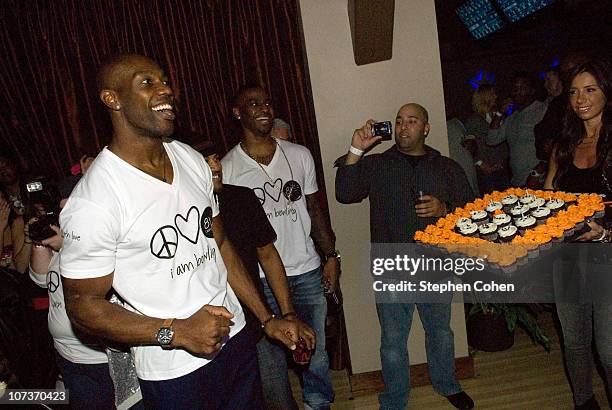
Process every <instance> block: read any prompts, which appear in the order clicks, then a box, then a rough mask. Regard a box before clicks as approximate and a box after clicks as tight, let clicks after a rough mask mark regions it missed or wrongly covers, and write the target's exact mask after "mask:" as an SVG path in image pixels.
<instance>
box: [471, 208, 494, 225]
mask: <svg viewBox="0 0 612 410" xmlns="http://www.w3.org/2000/svg"><path fill="white" fill-rule="evenodd" d="M470 217H471V218H472V222H474V223H475V224H476V225H482V224H484V223H487V222H489V214H487V213H486V212H485V211H471V212H470Z"/></svg>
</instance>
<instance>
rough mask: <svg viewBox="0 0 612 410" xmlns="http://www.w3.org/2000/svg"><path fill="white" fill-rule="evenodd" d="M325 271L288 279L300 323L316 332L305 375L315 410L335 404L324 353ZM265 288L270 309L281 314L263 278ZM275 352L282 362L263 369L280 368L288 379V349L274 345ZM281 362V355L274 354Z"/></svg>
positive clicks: (308, 398)
mask: <svg viewBox="0 0 612 410" xmlns="http://www.w3.org/2000/svg"><path fill="white" fill-rule="evenodd" d="M321 277H322V268H321V267H318V268H317V269H314V270H312V271H310V272H307V273H304V274H302V275H298V276H289V277H288V278H287V279H288V281H289V290H290V292H291V301H292V302H293V307H294V308H295V312H296V313H297V314H298V316H299V317H300V319H301V320H303V321H304V322H305V323H306V324H308V325H309V326H310V327H312V329H313V330H314V331H315V332H316V334H317V337H316V342H317V346H316V348H315V351H314V353H313V355H312V357H311V359H310V365H309V366H308V368H307V369H305V370H304V371H303V373H302V382H303V384H302V388H303V396H304V402H305V403H307V404H308V405H309V406H310V407H311V408H313V409H315V410H316V409H321V408H326V407H329V405H330V403H332V402H333V401H334V389H333V387H332V384H331V379H330V378H329V359H328V357H327V352H326V350H325V319H326V316H327V300H326V299H325V294H324V293H323V288H322V287H321ZM261 281H262V283H263V288H264V295H265V296H266V300H267V302H268V305H269V306H270V308H271V309H272V310H273V311H274V313H275V314H277V315H278V314H280V309H279V308H278V304H277V303H276V299H274V294H273V293H272V290H271V289H270V287H269V286H268V282H267V281H266V280H265V278H262V279H261ZM273 347H274V348H275V349H281V350H282V357H283V359H282V362H280V363H279V362H276V363H273V364H270V363H268V364H263V363H262V364H261V366H270V365H273V366H278V368H279V369H282V370H279V371H282V375H283V377H287V378H288V375H287V370H286V369H287V362H286V359H285V350H284V349H283V348H282V347H279V346H277V345H273ZM274 357H276V358H277V359H275V360H279V361H280V360H281V359H280V357H281V354H280V352H278V353H277V354H275V355H274Z"/></svg>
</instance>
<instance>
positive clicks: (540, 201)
mask: <svg viewBox="0 0 612 410" xmlns="http://www.w3.org/2000/svg"><path fill="white" fill-rule="evenodd" d="M545 204H546V200H545V199H544V198H536V199H534V200H533V201H531V202H530V203H529V208H532V209H533V208H539V207H541V206H544V205H545Z"/></svg>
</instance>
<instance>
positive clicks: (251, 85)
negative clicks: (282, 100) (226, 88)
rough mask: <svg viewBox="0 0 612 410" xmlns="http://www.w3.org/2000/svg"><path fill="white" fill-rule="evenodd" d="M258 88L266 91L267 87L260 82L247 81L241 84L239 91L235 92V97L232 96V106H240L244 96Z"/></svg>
mask: <svg viewBox="0 0 612 410" xmlns="http://www.w3.org/2000/svg"><path fill="white" fill-rule="evenodd" d="M257 89H261V90H264V91H266V88H265V87H264V86H262V85H261V84H258V83H247V84H244V85H243V86H241V87H240V88H239V89H238V91H236V93H235V94H234V97H233V98H232V108H234V107H238V106H239V105H240V100H241V99H242V96H243V95H244V94H246V92H247V91H251V90H257ZM266 92H267V91H266Z"/></svg>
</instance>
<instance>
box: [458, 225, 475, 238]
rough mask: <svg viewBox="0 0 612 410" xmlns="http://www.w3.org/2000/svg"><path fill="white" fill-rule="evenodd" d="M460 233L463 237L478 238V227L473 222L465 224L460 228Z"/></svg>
mask: <svg viewBox="0 0 612 410" xmlns="http://www.w3.org/2000/svg"><path fill="white" fill-rule="evenodd" d="M459 233H460V234H461V235H463V236H478V225H476V224H475V223H472V222H469V223H466V224H463V225H461V228H459Z"/></svg>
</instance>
